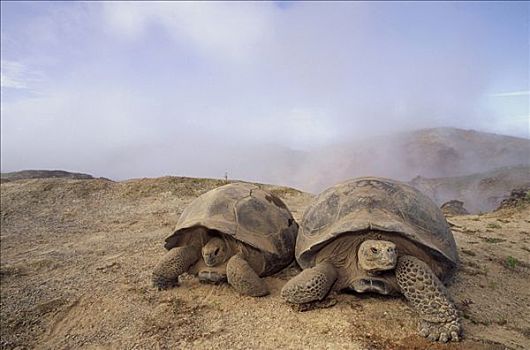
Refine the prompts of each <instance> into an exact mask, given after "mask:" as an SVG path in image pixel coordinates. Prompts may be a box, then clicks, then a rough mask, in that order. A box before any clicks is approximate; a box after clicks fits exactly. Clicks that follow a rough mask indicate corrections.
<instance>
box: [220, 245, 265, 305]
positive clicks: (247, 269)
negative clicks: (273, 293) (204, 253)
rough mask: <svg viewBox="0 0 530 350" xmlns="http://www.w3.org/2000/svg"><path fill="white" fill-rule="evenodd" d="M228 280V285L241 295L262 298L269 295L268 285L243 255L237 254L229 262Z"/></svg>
mask: <svg viewBox="0 0 530 350" xmlns="http://www.w3.org/2000/svg"><path fill="white" fill-rule="evenodd" d="M226 278H227V280H228V283H229V284H230V285H231V286H232V287H234V289H236V290H237V291H238V292H239V293H241V294H244V295H250V296H253V297H261V296H264V295H267V294H269V288H267V284H265V281H264V280H262V279H261V278H260V277H259V276H258V274H257V273H256V271H254V270H253V269H252V267H251V266H250V265H249V263H248V262H247V261H246V260H245V259H244V258H243V256H242V255H240V254H236V255H234V256H232V257H231V258H230V260H228V264H227V265H226Z"/></svg>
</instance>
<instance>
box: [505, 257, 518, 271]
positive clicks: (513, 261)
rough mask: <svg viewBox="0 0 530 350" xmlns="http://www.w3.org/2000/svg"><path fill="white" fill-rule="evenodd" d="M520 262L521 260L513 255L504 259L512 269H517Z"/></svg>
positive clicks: (506, 264)
mask: <svg viewBox="0 0 530 350" xmlns="http://www.w3.org/2000/svg"><path fill="white" fill-rule="evenodd" d="M519 264H520V262H519V260H517V259H516V258H514V257H513V256H511V255H510V256H508V257H507V258H506V260H505V261H504V265H505V266H506V267H507V268H509V269H512V270H513V269H515V267H516V266H517V265H519Z"/></svg>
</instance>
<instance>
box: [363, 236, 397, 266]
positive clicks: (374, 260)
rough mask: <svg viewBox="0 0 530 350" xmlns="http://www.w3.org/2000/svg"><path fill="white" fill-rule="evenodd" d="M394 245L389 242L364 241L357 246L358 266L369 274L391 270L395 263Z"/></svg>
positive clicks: (395, 251) (395, 252) (395, 250)
mask: <svg viewBox="0 0 530 350" xmlns="http://www.w3.org/2000/svg"><path fill="white" fill-rule="evenodd" d="M397 256H398V253H397V249H396V245H395V244H394V243H392V242H390V241H383V240H366V241H364V242H363V243H361V245H360V246H359V251H358V253H357V258H358V259H359V266H360V267H361V268H362V269H363V270H365V271H366V272H370V273H377V272H380V271H387V270H392V269H394V268H395V267H396V262H397Z"/></svg>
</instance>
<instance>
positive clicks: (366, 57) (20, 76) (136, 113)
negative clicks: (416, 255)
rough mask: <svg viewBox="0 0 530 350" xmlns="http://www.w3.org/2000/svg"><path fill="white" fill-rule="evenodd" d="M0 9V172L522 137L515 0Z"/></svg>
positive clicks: (125, 173) (195, 169) (112, 168)
mask: <svg viewBox="0 0 530 350" xmlns="http://www.w3.org/2000/svg"><path fill="white" fill-rule="evenodd" d="M1 10H2V11H1V13H2V17H1V56H2V61H1V71H2V85H1V97H2V103H1V123H2V125H1V126H2V129H1V136H2V171H11V170H17V169H21V168H66V169H70V170H79V171H87V172H91V173H96V174H100V175H102V176H114V177H117V178H124V177H130V176H144V175H145V176H157V175H162V174H163V173H180V174H186V175H192V176H215V177H219V175H218V174H217V172H219V171H218V170H215V172H216V173H215V174H213V173H210V170H209V167H208V164H211V163H212V162H214V163H215V162H217V163H218V164H223V163H230V161H231V159H232V158H233V157H237V156H236V155H234V150H238V149H241V148H246V149H254V148H259V149H261V148H263V147H269V146H270V147H285V148H289V149H295V150H307V149H311V148H315V147H319V146H321V145H326V144H332V143H337V142H341V141H345V140H350V139H352V138H359V137H369V136H370V135H376V134H385V133H391V132H395V131H403V130H409V129H417V128H424V127H438V126H452V127H460V128H471V129H477V130H481V131H489V132H496V133H502V134H509V135H514V136H520V137H527V138H528V137H529V136H530V130H529V127H530V125H529V115H530V112H529V99H530V96H529V52H530V49H529V41H530V40H529V22H530V18H529V4H528V3H525V2H513V3H510V2H447V3H442V2H429V3H422V2H405V3H397V2H385V3H372V2H369V3H368V2H367V3H365V2H335V3H333V2H325V3H324V2H321V3H320V2H307V3H304V2H297V3H288V4H282V3H274V2H270V3H266V2H226V3H223V2H212V3H205V2H201V3H193V2H190V3H185V2H165V3H139V2H131V3H127V2H112V3H103V2H88V3H83V2H5V1H3V2H2V3H1ZM154 154H156V156H153V155H154ZM146 159H147V160H146ZM169 159H171V160H172V162H171V165H168V166H166V167H158V168H157V166H156V165H155V163H154V162H155V160H156V161H157V162H161V163H164V162H165V163H168V160H169Z"/></svg>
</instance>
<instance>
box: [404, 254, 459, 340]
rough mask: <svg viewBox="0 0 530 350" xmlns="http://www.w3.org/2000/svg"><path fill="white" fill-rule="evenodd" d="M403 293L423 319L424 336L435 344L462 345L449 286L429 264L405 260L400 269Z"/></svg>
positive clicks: (456, 314)
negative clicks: (451, 342) (459, 342)
mask: <svg viewBox="0 0 530 350" xmlns="http://www.w3.org/2000/svg"><path fill="white" fill-rule="evenodd" d="M396 278H397V282H398V284H399V287H400V288H401V292H402V293H403V295H405V297H406V298H407V300H408V301H409V302H410V303H411V304H412V307H413V308H414V309H415V310H416V311H417V312H418V313H419V314H420V317H421V318H422V321H421V324H420V334H421V335H422V336H424V337H427V338H428V339H429V340H431V341H440V342H443V343H445V342H447V341H449V340H451V341H459V340H460V337H459V336H460V333H461V331H462V328H461V324H460V319H459V317H458V313H457V310H456V307H455V305H454V303H453V302H452V301H451V299H450V298H449V294H448V292H447V289H446V288H445V286H444V285H443V284H442V282H440V280H439V279H438V277H436V275H435V274H434V273H433V272H432V271H431V269H430V268H429V266H427V264H426V263H424V262H423V261H421V260H419V259H418V258H415V257H413V256H407V255H406V256H402V257H400V258H399V259H398V262H397V265H396Z"/></svg>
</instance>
